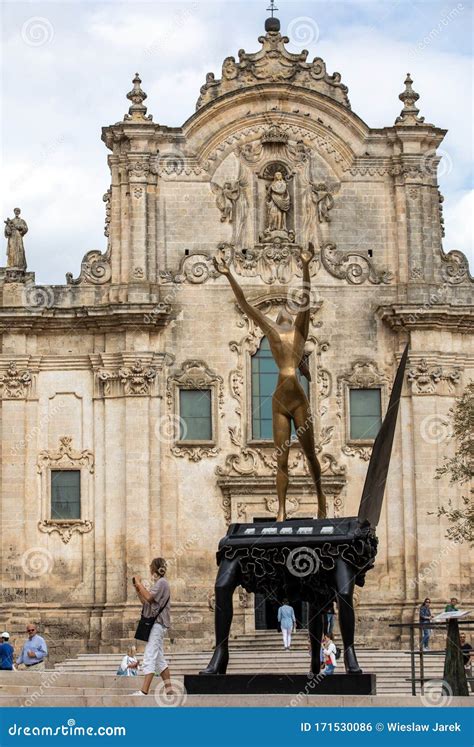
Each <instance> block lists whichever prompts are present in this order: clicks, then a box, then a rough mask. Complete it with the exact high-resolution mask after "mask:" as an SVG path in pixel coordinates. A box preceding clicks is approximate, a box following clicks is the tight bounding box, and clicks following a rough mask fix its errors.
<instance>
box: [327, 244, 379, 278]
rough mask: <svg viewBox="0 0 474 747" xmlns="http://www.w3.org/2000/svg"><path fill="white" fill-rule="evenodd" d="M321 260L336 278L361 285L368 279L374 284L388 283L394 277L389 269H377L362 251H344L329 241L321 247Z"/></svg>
mask: <svg viewBox="0 0 474 747" xmlns="http://www.w3.org/2000/svg"><path fill="white" fill-rule="evenodd" d="M321 262H322V264H323V266H324V267H325V269H326V270H327V271H328V272H329V274H330V275H332V276H333V277H335V278H338V279H340V280H347V282H348V283H352V284H353V285H361V284H362V283H365V281H366V280H368V281H369V283H373V284H374V285H379V284H381V283H382V284H387V283H390V282H391V281H392V279H393V273H391V272H389V271H388V270H377V269H376V268H375V267H374V265H373V263H372V262H371V261H370V259H368V258H367V256H366V255H365V254H362V253H361V252H353V251H349V252H343V251H340V250H339V249H337V248H336V245H335V244H331V243H327V244H324V245H323V246H322V248H321Z"/></svg>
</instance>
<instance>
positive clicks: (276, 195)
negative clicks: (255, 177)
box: [265, 171, 291, 232]
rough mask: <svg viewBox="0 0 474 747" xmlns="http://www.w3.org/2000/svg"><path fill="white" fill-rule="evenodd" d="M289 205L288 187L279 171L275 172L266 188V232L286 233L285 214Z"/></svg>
mask: <svg viewBox="0 0 474 747" xmlns="http://www.w3.org/2000/svg"><path fill="white" fill-rule="evenodd" d="M290 205H291V198H290V193H289V192H288V186H287V184H286V181H285V179H284V178H283V174H282V173H281V171H276V172H275V175H274V177H273V181H272V182H270V184H269V185H268V187H267V221H266V227H265V228H266V231H284V232H287V227H286V214H287V213H288V211H289V209H290Z"/></svg>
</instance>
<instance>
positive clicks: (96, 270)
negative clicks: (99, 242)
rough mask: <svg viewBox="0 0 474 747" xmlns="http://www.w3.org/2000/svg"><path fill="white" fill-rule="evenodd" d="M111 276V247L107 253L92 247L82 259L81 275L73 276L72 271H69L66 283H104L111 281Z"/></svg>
mask: <svg viewBox="0 0 474 747" xmlns="http://www.w3.org/2000/svg"><path fill="white" fill-rule="evenodd" d="M111 277H112V267H111V264H110V251H109V249H107V251H106V252H105V253H102V252H100V251H99V250H98V249H92V250H91V251H90V252H87V254H85V255H84V257H83V259H82V262H81V272H80V274H79V277H77V278H73V276H72V272H67V273H66V283H67V285H104V283H109V282H110V279H111Z"/></svg>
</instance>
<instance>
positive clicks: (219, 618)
mask: <svg viewBox="0 0 474 747" xmlns="http://www.w3.org/2000/svg"><path fill="white" fill-rule="evenodd" d="M239 582H240V578H239V564H238V561H236V560H225V559H224V560H222V561H221V563H220V565H219V571H218V573H217V579H216V585H215V594H216V608H215V612H214V619H215V631H216V647H215V649H214V654H213V656H212V659H211V661H210V662H209V664H208V665H207V667H206V668H205V669H203V671H202V672H199V674H225V673H226V670H227V664H228V663H229V634H230V628H231V625H232V618H233V616H234V608H233V604H232V595H233V593H234V591H235V589H236V588H237V586H238V585H239Z"/></svg>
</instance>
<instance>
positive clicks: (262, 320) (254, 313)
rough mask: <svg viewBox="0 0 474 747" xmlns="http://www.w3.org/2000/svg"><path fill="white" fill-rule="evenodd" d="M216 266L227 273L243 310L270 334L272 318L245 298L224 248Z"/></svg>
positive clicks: (221, 271) (218, 256)
mask: <svg viewBox="0 0 474 747" xmlns="http://www.w3.org/2000/svg"><path fill="white" fill-rule="evenodd" d="M214 266H215V268H216V270H217V272H220V274H221V275H225V277H226V278H227V280H228V281H229V283H230V286H231V288H232V290H233V291H234V295H235V297H236V299H237V302H238V304H239V306H240V308H241V309H242V311H244V312H245V313H246V314H247V316H248V317H250V319H253V321H254V322H255V323H256V324H258V326H259V327H260V329H261V330H262V332H263V333H264V334H266V335H268V334H270V333H271V332H273V330H274V324H273V322H272V320H271V319H269V318H268V317H267V316H265V314H262V312H261V311H260V310H259V309H256V308H255V307H254V306H252V305H251V304H250V303H249V302H248V301H247V299H246V298H245V296H244V292H243V290H242V288H241V287H240V285H239V284H238V282H237V280H236V279H235V278H234V276H233V275H232V273H231V271H230V269H229V265H228V264H227V261H226V258H225V252H224V250H223V249H219V250H218V252H217V255H216V256H215V257H214Z"/></svg>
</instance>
